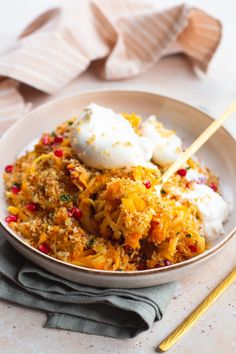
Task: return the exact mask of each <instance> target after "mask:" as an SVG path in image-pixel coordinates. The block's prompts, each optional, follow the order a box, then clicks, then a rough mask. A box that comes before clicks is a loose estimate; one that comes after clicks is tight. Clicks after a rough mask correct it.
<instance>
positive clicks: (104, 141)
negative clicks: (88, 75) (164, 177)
mask: <svg viewBox="0 0 236 354" xmlns="http://www.w3.org/2000/svg"><path fill="white" fill-rule="evenodd" d="M70 141H71V145H72V147H73V149H74V151H75V152H76V154H77V155H78V157H79V159H80V160H81V161H83V162H84V163H85V164H86V165H87V166H90V167H94V168H97V169H110V168H118V167H120V168H121V167H131V166H145V167H151V166H152V167H154V168H155V166H154V165H152V164H151V163H150V160H151V157H152V154H153V149H154V146H153V144H152V143H151V142H150V141H149V139H148V138H146V137H142V136H139V135H138V134H136V133H135V131H134V129H133V128H132V126H131V124H130V123H129V121H128V120H127V119H125V118H124V117H123V116H122V115H121V114H118V113H115V112H114V111H113V110H112V109H109V108H104V107H101V106H99V105H97V104H95V103H91V104H90V105H89V106H88V107H86V108H85V109H84V111H83V112H82V114H81V116H80V117H79V118H78V120H76V121H75V123H74V124H73V126H72V129H71V136H70Z"/></svg>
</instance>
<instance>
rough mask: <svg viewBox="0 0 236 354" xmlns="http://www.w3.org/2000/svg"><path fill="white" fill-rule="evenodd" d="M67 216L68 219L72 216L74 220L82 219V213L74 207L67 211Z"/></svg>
mask: <svg viewBox="0 0 236 354" xmlns="http://www.w3.org/2000/svg"><path fill="white" fill-rule="evenodd" d="M68 215H69V216H70V217H72V216H73V218H75V219H81V218H82V217H83V212H82V211H81V210H80V209H79V208H76V207H74V208H70V209H68Z"/></svg>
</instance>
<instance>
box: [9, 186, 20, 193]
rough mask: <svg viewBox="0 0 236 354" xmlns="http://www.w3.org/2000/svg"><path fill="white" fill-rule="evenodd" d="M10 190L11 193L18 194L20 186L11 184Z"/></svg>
mask: <svg viewBox="0 0 236 354" xmlns="http://www.w3.org/2000/svg"><path fill="white" fill-rule="evenodd" d="M11 191H12V193H13V194H18V193H19V192H20V187H18V186H16V185H13V186H12V187H11Z"/></svg>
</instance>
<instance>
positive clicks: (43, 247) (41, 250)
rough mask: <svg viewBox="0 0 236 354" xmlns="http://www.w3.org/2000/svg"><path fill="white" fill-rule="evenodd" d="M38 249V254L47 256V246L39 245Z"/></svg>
mask: <svg viewBox="0 0 236 354" xmlns="http://www.w3.org/2000/svg"><path fill="white" fill-rule="evenodd" d="M38 249H39V251H40V252H42V253H44V254H48V253H49V252H50V247H49V246H48V245H46V244H45V243H41V245H39V247H38Z"/></svg>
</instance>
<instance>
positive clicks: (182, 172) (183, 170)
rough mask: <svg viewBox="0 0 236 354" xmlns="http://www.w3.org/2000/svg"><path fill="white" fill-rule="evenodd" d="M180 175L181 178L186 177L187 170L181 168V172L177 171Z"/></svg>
mask: <svg viewBox="0 0 236 354" xmlns="http://www.w3.org/2000/svg"><path fill="white" fill-rule="evenodd" d="M177 173H178V175H179V176H181V177H185V176H186V174H187V170H186V169H185V168H181V169H180V170H178V171H177Z"/></svg>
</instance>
